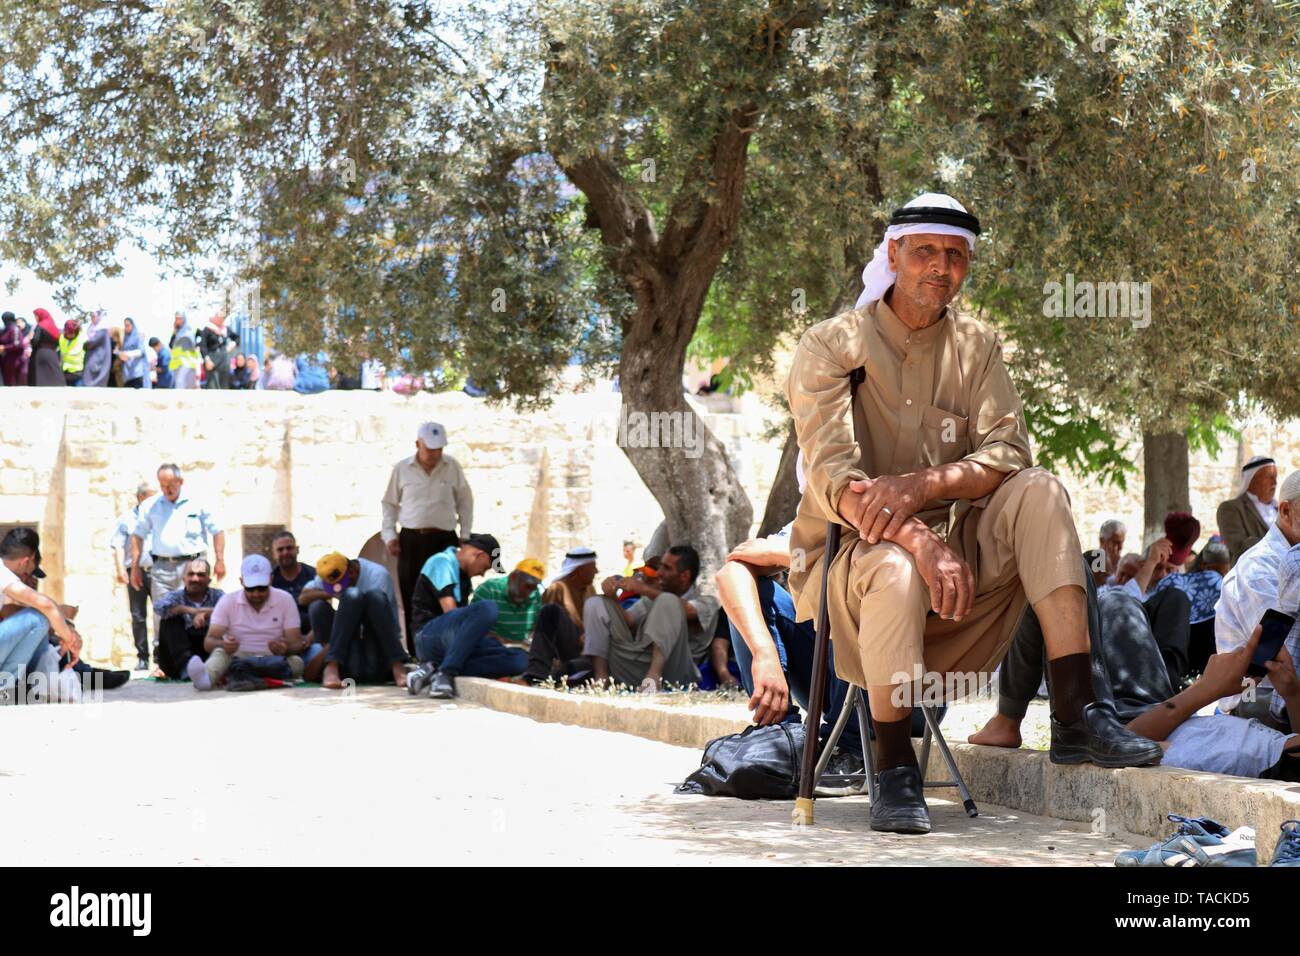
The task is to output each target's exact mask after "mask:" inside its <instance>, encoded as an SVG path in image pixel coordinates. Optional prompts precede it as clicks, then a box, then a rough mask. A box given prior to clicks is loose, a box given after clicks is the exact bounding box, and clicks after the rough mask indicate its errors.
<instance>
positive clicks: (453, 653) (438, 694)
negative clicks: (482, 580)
mask: <svg viewBox="0 0 1300 956" xmlns="http://www.w3.org/2000/svg"><path fill="white" fill-rule="evenodd" d="M500 553H501V547H500V545H498V544H497V539H496V538H494V537H492V535H490V534H474V535H470V537H469V538H468V539H467V540H466V541H465V543H464V544H462V545H461V546H460V547H459V548H447V549H446V550H445V551H442V552H440V553H438V554H435V555H434V556H433V557H431V558H430V559H429V560H428V561H426V562H425V563H424V567H423V568H421V570H420V580H419V581H418V582H417V584H416V590H415V595H414V596H413V597H412V599H411V607H412V613H413V614H414V620H415V628H416V630H415V656H416V658H417V659H418V660H419V661H420V666H419V667H417V668H416V669H415V670H413V671H411V673H410V674H409V675H407V683H406V689H407V690H408V691H409V692H410V693H411V694H418V693H420V691H421V690H423V689H424V688H425V687H428V688H429V696H430V697H433V698H436V699H440V700H445V699H448V698H451V697H455V696H456V678H457V677H458V676H460V675H462V674H463V675H465V676H466V677H511V676H513V675H515V674H519V673H522V672H523V669H524V668H525V667H526V666H527V665H528V655H527V653H525V652H524V651H523V650H522V649H521V648H519V647H509V646H507V644H506V642H505V641H503V640H501V639H500V638H498V637H496V636H494V634H493V631H494V630H495V628H496V626H497V617H498V611H497V602H496V601H479V602H478V603H477V604H469V594H468V593H467V589H466V588H465V587H464V584H463V582H464V580H465V579H467V578H472V577H476V576H478V575H480V574H483V573H484V572H485V571H487V569H488V568H490V567H496V568H497V569H498V570H500V564H499V563H498V555H500Z"/></svg>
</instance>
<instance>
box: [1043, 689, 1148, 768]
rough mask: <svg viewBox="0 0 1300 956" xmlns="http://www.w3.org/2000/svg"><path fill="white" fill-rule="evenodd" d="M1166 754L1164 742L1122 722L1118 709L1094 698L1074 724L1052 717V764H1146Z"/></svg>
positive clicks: (1109, 765)
mask: <svg viewBox="0 0 1300 956" xmlns="http://www.w3.org/2000/svg"><path fill="white" fill-rule="evenodd" d="M1162 756H1164V751H1163V750H1161V749H1160V745H1159V744H1158V743H1156V742H1155V741H1152V740H1147V739H1146V738H1145V737H1140V736H1138V735H1137V734H1135V733H1133V731H1131V730H1129V729H1128V728H1127V727H1125V726H1124V725H1123V724H1121V723H1120V722H1119V718H1118V717H1117V716H1115V712H1114V711H1113V710H1112V709H1111V708H1110V707H1108V706H1106V705H1105V704H1101V703H1098V702H1096V701H1094V702H1093V703H1091V704H1089V705H1088V706H1087V707H1085V708H1083V716H1082V717H1080V718H1079V719H1078V720H1076V721H1075V722H1074V723H1072V724H1063V723H1061V722H1060V721H1058V720H1057V719H1056V717H1052V746H1051V749H1050V750H1049V751H1048V758H1049V759H1050V760H1051V761H1052V763H1060V764H1076V763H1087V762H1089V761H1090V762H1092V763H1095V764H1096V765H1097V766H1098V767H1145V766H1148V765H1150V764H1157V763H1159V762H1160V758H1161V757H1162Z"/></svg>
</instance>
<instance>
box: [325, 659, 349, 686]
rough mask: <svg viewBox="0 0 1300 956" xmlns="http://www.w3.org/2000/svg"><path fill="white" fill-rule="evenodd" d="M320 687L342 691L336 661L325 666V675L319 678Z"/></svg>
mask: <svg viewBox="0 0 1300 956" xmlns="http://www.w3.org/2000/svg"><path fill="white" fill-rule="evenodd" d="M320 682H321V685H322V686H323V687H325V688H327V689H329V690H342V689H343V679H342V678H341V677H339V665H338V661H330V662H329V663H328V664H326V665H325V674H324V676H322V677H321V681H320Z"/></svg>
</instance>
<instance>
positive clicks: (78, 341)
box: [59, 319, 86, 388]
mask: <svg viewBox="0 0 1300 956" xmlns="http://www.w3.org/2000/svg"><path fill="white" fill-rule="evenodd" d="M59 362H60V364H61V365H62V367H63V384H65V385H67V386H68V387H69V388H77V387H78V386H80V385H81V376H82V374H83V373H84V372H85V370H86V337H85V336H84V335H82V334H81V323H80V322H78V321H77V320H76V319H68V320H67V321H66V322H64V323H63V334H62V335H60V336H59Z"/></svg>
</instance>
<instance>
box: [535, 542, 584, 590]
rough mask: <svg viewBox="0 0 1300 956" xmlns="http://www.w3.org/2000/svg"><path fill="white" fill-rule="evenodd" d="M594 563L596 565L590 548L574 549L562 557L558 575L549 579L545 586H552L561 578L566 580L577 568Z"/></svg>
mask: <svg viewBox="0 0 1300 956" xmlns="http://www.w3.org/2000/svg"><path fill="white" fill-rule="evenodd" d="M595 563H596V552H595V551H593V550H591V548H574V549H573V550H572V551H570V552H569V553H568V554H566V555H565V556H564V563H563V564H562V565H560V572H559V574H557V575H556V576H555V577H553V578H551V580H549V581H547V582H546V586H547V587H550V586H551V585H552V584H554V583H555V582H556V581H559V580H560V579H561V578H567V577H568V576H569V575H570V574H572V573H573V572H574V571H576V570H577V569H578V568H580V567H582V566H583V565H584V564H595Z"/></svg>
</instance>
